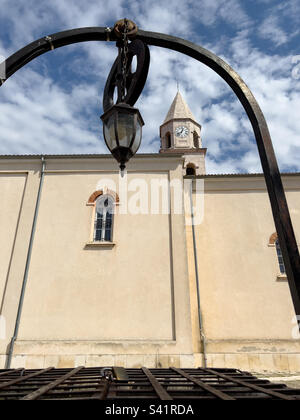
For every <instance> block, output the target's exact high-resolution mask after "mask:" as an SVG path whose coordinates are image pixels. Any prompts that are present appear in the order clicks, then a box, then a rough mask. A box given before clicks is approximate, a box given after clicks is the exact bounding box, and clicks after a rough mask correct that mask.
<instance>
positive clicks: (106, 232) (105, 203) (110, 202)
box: [93, 194, 114, 242]
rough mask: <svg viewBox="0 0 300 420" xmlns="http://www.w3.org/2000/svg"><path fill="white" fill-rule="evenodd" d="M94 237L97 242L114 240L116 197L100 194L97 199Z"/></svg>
mask: <svg viewBox="0 0 300 420" xmlns="http://www.w3.org/2000/svg"><path fill="white" fill-rule="evenodd" d="M95 204H96V209H95V221H94V238H93V240H94V241H95V242H99V241H106V242H112V233H113V219H114V199H113V198H112V197H111V196H110V195H108V194H104V195H100V196H99V197H98V198H97V200H96V203H95Z"/></svg>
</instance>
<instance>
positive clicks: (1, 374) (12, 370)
mask: <svg viewBox="0 0 300 420" xmlns="http://www.w3.org/2000/svg"><path fill="white" fill-rule="evenodd" d="M20 370H24V368H18V369H11V370H6V371H5V372H1V373H0V376H4V375H11V374H12V373H16V372H20Z"/></svg>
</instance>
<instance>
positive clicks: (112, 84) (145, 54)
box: [103, 39, 150, 112]
mask: <svg viewBox="0 0 300 420" xmlns="http://www.w3.org/2000/svg"><path fill="white" fill-rule="evenodd" d="M134 57H136V70H135V71H134V72H133V71H132V61H133V58H134ZM120 60H121V56H120V54H119V55H118V57H117V58H116V60H115V62H114V64H113V65H112V68H111V71H110V73H109V75H108V78H107V81H106V84H105V88H104V93H103V111H104V112H106V111H107V110H108V109H109V108H111V107H112V106H113V105H114V104H115V103H114V92H115V89H116V88H118V85H119V84H120V83H121V81H122V75H121V74H120V67H122V63H120ZM149 64H150V52H149V47H148V46H147V45H146V44H145V43H144V42H143V41H141V40H139V39H134V40H133V41H132V42H131V43H130V44H128V52H127V65H126V86H125V88H126V95H125V97H124V98H123V99H122V100H121V98H120V97H119V95H118V99H117V101H116V103H119V102H123V103H125V104H128V105H130V106H134V104H135V103H136V101H137V100H138V98H139V96H140V94H141V93H142V91H143V89H144V86H145V83H146V80H147V76H148V71H149ZM118 91H119V89H118Z"/></svg>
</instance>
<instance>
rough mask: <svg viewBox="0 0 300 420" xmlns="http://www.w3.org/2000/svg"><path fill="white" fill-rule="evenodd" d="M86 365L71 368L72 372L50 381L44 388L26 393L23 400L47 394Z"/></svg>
mask: <svg viewBox="0 0 300 420" xmlns="http://www.w3.org/2000/svg"><path fill="white" fill-rule="evenodd" d="M83 368H84V366H79V367H78V368H76V369H73V370H71V372H68V373H66V374H65V375H63V376H61V377H60V378H58V379H56V381H53V382H50V384H48V385H45V386H42V388H39V389H37V390H36V391H33V392H31V393H30V394H28V395H26V396H25V397H23V398H21V400H36V399H37V398H39V397H40V396H41V395H43V394H46V392H48V391H50V390H51V389H53V388H55V387H56V386H57V385H59V384H61V383H62V382H64V381H65V380H66V379H68V378H71V376H73V375H75V374H76V373H77V372H79V371H80V370H81V369H83Z"/></svg>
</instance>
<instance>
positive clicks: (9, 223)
mask: <svg viewBox="0 0 300 420" xmlns="http://www.w3.org/2000/svg"><path fill="white" fill-rule="evenodd" d="M26 177H27V174H26V173H21V174H10V173H6V174H1V173H0V197H1V201H0V235H1V238H2V241H3V242H2V245H1V247H0V306H1V309H2V302H3V293H4V290H5V285H6V283H7V280H8V276H9V268H10V263H11V258H12V252H13V247H14V243H15V236H16V227H17V223H18V219H19V215H20V210H21V204H22V197H23V191H24V186H25V183H26Z"/></svg>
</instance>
